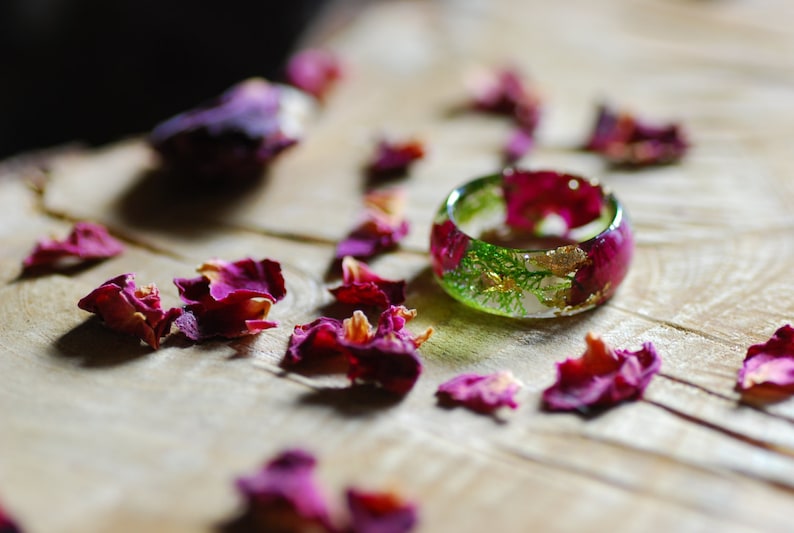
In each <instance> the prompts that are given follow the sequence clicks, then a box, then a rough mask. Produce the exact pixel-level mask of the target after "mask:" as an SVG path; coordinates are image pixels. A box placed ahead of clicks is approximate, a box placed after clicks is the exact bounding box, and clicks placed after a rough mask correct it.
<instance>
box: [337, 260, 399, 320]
mask: <svg viewBox="0 0 794 533" xmlns="http://www.w3.org/2000/svg"><path fill="white" fill-rule="evenodd" d="M342 281H343V283H342V285H340V286H339V287H336V288H333V289H330V291H331V294H333V295H334V296H335V297H336V299H337V300H338V301H339V302H342V303H346V304H353V305H371V306H376V307H388V306H389V305H397V304H401V303H403V302H404V301H405V280H398V281H392V280H388V279H384V278H381V277H380V276H378V275H377V274H375V273H374V272H373V271H372V270H371V269H370V268H369V267H368V266H367V264H366V263H363V262H361V261H356V260H355V259H354V258H353V257H351V256H346V257H344V259H343V260H342Z"/></svg>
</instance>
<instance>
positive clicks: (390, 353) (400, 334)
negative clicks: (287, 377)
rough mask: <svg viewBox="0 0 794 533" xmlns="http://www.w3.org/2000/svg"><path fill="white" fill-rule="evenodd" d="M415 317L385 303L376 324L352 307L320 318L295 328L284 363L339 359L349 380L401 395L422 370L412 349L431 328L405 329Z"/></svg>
mask: <svg viewBox="0 0 794 533" xmlns="http://www.w3.org/2000/svg"><path fill="white" fill-rule="evenodd" d="M415 316H416V311H415V310H409V309H406V308H405V307H403V306H391V307H389V308H388V309H386V310H385V311H384V312H383V313H381V316H380V319H379V322H378V327H377V328H373V327H372V325H371V324H370V323H369V320H367V317H366V315H365V314H364V313H362V312H361V311H358V310H357V311H355V312H354V313H353V316H351V317H350V318H348V319H346V320H344V322H340V321H338V320H336V319H334V318H328V317H321V318H319V319H317V320H315V321H314V322H312V323H310V324H305V325H301V326H296V327H295V330H294V331H293V334H292V337H291V338H290V342H289V346H288V348H287V353H286V355H285V357H284V363H285V364H286V365H294V364H297V363H299V362H303V361H308V360H316V359H322V358H331V357H344V358H345V359H347V361H348V377H349V378H350V380H351V381H352V382H356V381H366V382H373V383H376V384H378V385H380V386H381V387H382V388H383V389H385V390H387V391H390V392H394V393H396V394H405V393H407V392H408V391H409V390H411V388H412V387H413V385H414V383H416V380H417V379H418V378H419V375H420V374H421V372H422V362H421V360H420V358H419V354H418V352H417V351H416V350H417V348H419V346H421V345H422V343H424V342H425V341H426V340H427V339H428V338H430V336H431V335H432V334H433V328H428V329H427V330H426V331H424V332H423V333H421V334H419V335H414V334H413V333H411V332H410V331H409V330H407V329H405V324H406V323H407V322H408V321H409V320H411V319H412V318H413V317H415Z"/></svg>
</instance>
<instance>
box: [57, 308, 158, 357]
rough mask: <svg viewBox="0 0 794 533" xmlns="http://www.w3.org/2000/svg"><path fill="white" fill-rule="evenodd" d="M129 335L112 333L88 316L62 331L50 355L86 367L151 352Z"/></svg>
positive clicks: (150, 349) (98, 321)
mask: <svg viewBox="0 0 794 533" xmlns="http://www.w3.org/2000/svg"><path fill="white" fill-rule="evenodd" d="M153 351H154V350H152V348H150V347H149V346H146V345H145V344H143V343H142V342H141V341H140V340H139V339H138V338H136V337H133V336H131V335H124V334H122V333H116V332H114V331H111V330H109V329H107V328H106V327H105V326H103V325H102V321H101V320H100V319H99V318H98V317H91V318H89V319H88V320H86V321H85V322H83V323H82V324H80V325H79V326H77V327H75V328H73V329H72V330H70V331H68V332H67V333H65V334H64V335H62V336H61V337H60V338H59V339H58V340H56V341H55V343H54V344H53V345H52V346H51V347H50V350H49V352H50V355H52V356H53V357H61V358H64V359H71V360H73V361H75V362H76V363H77V364H78V365H79V366H83V367H86V368H104V367H111V366H117V365H123V364H124V363H128V362H130V361H134V360H135V359H138V358H140V357H144V356H146V355H149V354H151V353H152V352H153Z"/></svg>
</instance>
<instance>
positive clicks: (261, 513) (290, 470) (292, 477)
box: [237, 449, 335, 533]
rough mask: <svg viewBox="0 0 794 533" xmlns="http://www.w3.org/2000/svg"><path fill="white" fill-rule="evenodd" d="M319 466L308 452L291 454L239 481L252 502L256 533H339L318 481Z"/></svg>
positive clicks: (248, 514)
mask: <svg viewBox="0 0 794 533" xmlns="http://www.w3.org/2000/svg"><path fill="white" fill-rule="evenodd" d="M316 464H317V461H316V459H315V458H314V456H312V455H311V454H309V453H308V452H305V451H303V450H298V449H295V450H287V451H285V452H283V453H281V454H280V455H278V456H277V457H275V458H274V459H273V460H271V461H270V462H269V463H268V464H267V465H265V467H264V468H263V469H262V470H261V471H260V472H257V473H255V474H253V475H251V476H248V477H242V478H240V479H238V480H237V489H238V490H239V491H240V493H242V495H243V496H244V497H245V498H246V499H247V501H248V509H247V511H246V518H247V523H249V524H251V526H252V527H253V528H254V531H279V532H294V533H300V532H305V531H314V530H317V531H326V532H332V531H335V529H334V527H333V526H332V524H331V520H330V514H329V511H328V504H327V503H326V498H325V496H324V494H323V492H322V491H321V490H320V487H319V486H318V484H317V482H316V481H315V479H314V468H315V466H316ZM312 528H314V529H312Z"/></svg>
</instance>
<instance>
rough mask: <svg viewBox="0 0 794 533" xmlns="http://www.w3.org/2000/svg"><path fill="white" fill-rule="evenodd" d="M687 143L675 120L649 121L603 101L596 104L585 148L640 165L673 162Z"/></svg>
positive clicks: (613, 159) (615, 162)
mask: <svg viewBox="0 0 794 533" xmlns="http://www.w3.org/2000/svg"><path fill="white" fill-rule="evenodd" d="M688 147H689V145H688V144H687V141H686V139H685V138H684V135H683V133H682V131H681V129H680V127H679V126H678V125H677V124H666V125H664V126H656V125H649V124H645V123H644V122H641V121H640V120H639V119H637V118H636V117H634V116H633V115H631V114H629V113H624V112H617V111H613V110H611V109H609V108H608V107H607V106H606V105H601V106H599V108H598V116H597V118H596V123H595V126H594V127H593V132H592V133H591V134H590V139H589V140H588V141H587V143H586V145H585V149H586V150H590V151H592V152H598V153H600V154H602V155H603V156H605V157H606V158H607V160H608V161H609V162H610V163H612V164H613V165H620V166H633V167H643V166H650V165H663V164H668V163H674V162H676V161H678V160H679V159H681V158H682V157H683V156H684V154H685V153H686V150H687V148H688Z"/></svg>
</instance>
